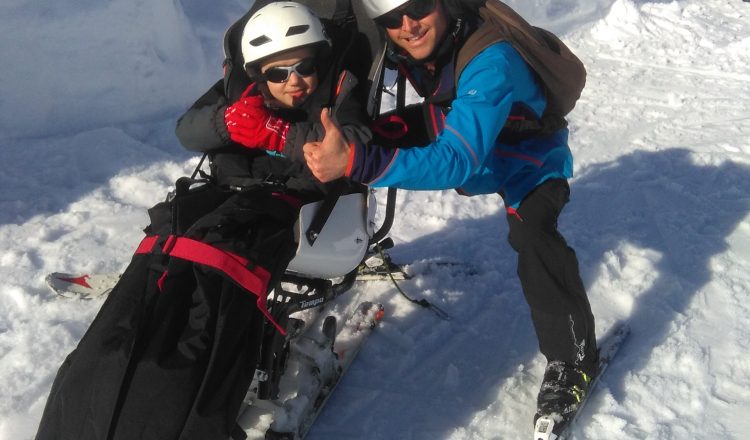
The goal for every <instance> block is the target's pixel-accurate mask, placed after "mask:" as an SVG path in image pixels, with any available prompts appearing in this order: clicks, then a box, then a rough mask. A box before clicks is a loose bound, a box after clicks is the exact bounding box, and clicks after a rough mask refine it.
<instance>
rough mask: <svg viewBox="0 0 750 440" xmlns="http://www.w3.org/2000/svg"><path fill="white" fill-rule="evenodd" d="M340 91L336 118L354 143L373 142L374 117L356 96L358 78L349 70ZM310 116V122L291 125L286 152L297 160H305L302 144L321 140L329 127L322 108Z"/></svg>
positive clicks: (345, 72) (285, 147)
mask: <svg viewBox="0 0 750 440" xmlns="http://www.w3.org/2000/svg"><path fill="white" fill-rule="evenodd" d="M339 80H340V85H339V87H338V90H339V93H338V94H337V95H336V99H335V101H334V106H333V120H334V121H335V122H336V123H337V124H339V127H341V131H342V132H343V133H344V137H345V138H346V139H347V140H349V142H351V143H360V144H369V143H370V141H371V140H372V131H371V130H370V120H369V118H368V117H367V113H366V112H365V110H364V106H363V105H362V104H361V103H360V102H359V101H358V100H357V99H356V98H355V95H356V93H354V91H355V88H356V87H359V83H358V81H357V79H356V78H355V77H354V75H352V74H351V73H350V72H348V71H344V72H343V73H342V75H341V76H340V78H339ZM321 110H322V109H314V110H312V111H315V112H318V114H313V115H310V117H309V122H303V123H294V124H292V126H291V127H290V128H289V131H288V132H287V137H286V143H285V144H284V155H285V156H286V157H288V158H290V159H292V160H294V161H300V162H303V163H304V162H305V159H304V157H303V154H302V146H303V145H304V144H305V143H307V142H312V141H319V140H321V139H323V136H325V130H323V125H322V124H321V122H320V113H319V112H320V111H321Z"/></svg>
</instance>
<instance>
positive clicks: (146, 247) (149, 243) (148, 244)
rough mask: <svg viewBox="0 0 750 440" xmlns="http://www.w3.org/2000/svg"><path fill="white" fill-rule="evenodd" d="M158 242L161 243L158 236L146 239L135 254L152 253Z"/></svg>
mask: <svg viewBox="0 0 750 440" xmlns="http://www.w3.org/2000/svg"><path fill="white" fill-rule="evenodd" d="M157 241H159V237H158V236H156V235H151V236H148V237H144V238H143V240H141V244H139V245H138V249H136V250H135V253H136V254H149V253H151V251H152V250H154V246H155V245H156V242H157Z"/></svg>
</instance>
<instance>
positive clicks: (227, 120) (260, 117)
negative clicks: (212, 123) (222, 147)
mask: <svg viewBox="0 0 750 440" xmlns="http://www.w3.org/2000/svg"><path fill="white" fill-rule="evenodd" d="M254 92H255V90H254V85H253V84H251V85H250V86H249V87H248V88H247V89H246V90H245V91H244V92H243V93H242V96H240V99H239V100H238V101H237V102H235V103H234V104H232V105H230V106H229V107H227V108H226V110H225V111H224V124H225V125H226V128H227V133H229V138H230V139H231V140H232V141H234V142H236V143H238V144H241V145H243V146H245V147H248V148H262V149H265V150H271V151H282V150H283V148H284V141H285V140H286V133H287V131H289V125H290V124H289V123H288V122H286V121H284V120H283V119H281V118H279V117H276V116H274V115H273V114H272V113H271V112H270V111H269V110H268V109H267V108H266V107H265V106H264V105H263V96H262V95H260V94H256V93H254Z"/></svg>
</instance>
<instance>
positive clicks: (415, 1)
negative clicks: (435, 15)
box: [375, 0, 437, 29]
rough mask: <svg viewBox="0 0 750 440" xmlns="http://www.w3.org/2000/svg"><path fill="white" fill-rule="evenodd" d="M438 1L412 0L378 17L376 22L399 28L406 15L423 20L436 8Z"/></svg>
mask: <svg viewBox="0 0 750 440" xmlns="http://www.w3.org/2000/svg"><path fill="white" fill-rule="evenodd" d="M436 2H437V0H411V1H409V2H408V3H406V4H405V5H403V6H401V7H399V8H398V9H394V10H392V11H391V12H387V13H385V14H383V15H381V16H380V17H377V18H376V19H375V23H377V24H378V25H380V26H382V27H385V28H389V29H398V28H400V27H401V24H402V23H403V19H404V15H406V16H407V17H409V18H411V19H412V20H421V19H423V18H425V17H427V16H428V15H430V13H431V12H432V11H434V10H435V4H436Z"/></svg>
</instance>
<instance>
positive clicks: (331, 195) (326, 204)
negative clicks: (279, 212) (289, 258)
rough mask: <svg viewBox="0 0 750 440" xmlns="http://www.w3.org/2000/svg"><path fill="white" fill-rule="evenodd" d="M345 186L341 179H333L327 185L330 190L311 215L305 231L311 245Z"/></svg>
mask: <svg viewBox="0 0 750 440" xmlns="http://www.w3.org/2000/svg"><path fill="white" fill-rule="evenodd" d="M345 186H346V185H345V182H344V180H343V179H338V180H334V181H333V182H332V183H331V184H330V185H329V187H330V191H329V192H328V194H326V198H325V199H323V202H322V203H321V204H320V207H319V208H318V210H317V212H315V217H313V219H312V221H311V222H310V227H308V228H307V231H305V238H306V239H307V242H308V243H309V244H310V246H312V245H313V243H315V240H317V239H318V236H319V235H320V231H322V230H323V227H324V226H325V224H326V222H327V221H328V217H330V216H331V212H333V208H334V207H335V206H336V202H338V200H339V197H341V194H343V192H344V188H345Z"/></svg>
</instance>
